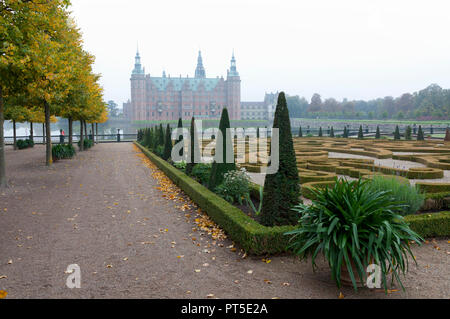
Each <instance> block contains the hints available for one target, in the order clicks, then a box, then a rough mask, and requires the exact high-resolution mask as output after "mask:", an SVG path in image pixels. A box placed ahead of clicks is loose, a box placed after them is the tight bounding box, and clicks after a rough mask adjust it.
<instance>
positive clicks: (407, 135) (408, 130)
mask: <svg viewBox="0 0 450 319" xmlns="http://www.w3.org/2000/svg"><path fill="white" fill-rule="evenodd" d="M411 139H412V129H411V126H409V125H408V126H407V127H406V130H405V140H408V141H410V140H411Z"/></svg>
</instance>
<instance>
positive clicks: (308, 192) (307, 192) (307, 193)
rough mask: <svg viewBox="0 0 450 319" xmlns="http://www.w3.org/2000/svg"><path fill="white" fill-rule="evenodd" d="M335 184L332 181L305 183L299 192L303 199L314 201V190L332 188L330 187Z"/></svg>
mask: <svg viewBox="0 0 450 319" xmlns="http://www.w3.org/2000/svg"><path fill="white" fill-rule="evenodd" d="M335 183H336V182H335V181H334V180H333V181H325V182H311V183H306V184H303V185H302V189H301V192H302V195H303V197H305V198H308V199H315V196H314V192H313V190H314V189H318V188H325V187H332V186H334V184H335Z"/></svg>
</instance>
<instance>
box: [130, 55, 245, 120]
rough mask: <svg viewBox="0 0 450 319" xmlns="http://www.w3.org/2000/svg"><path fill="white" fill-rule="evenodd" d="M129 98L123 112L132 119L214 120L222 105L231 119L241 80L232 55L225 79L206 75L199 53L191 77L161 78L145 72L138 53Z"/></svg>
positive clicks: (237, 104)
mask: <svg viewBox="0 0 450 319" xmlns="http://www.w3.org/2000/svg"><path fill="white" fill-rule="evenodd" d="M130 80H131V101H128V102H126V103H124V105H123V108H124V115H125V117H126V118H128V119H130V120H132V121H150V120H177V119H178V118H180V117H181V118H182V119H190V118H191V117H193V116H194V117H195V118H196V119H218V118H220V115H221V113H222V109H223V108H224V107H227V108H228V113H229V116H230V119H231V120H239V119H241V79H240V76H239V73H238V72H237V70H236V59H235V57H234V54H233V56H232V58H231V65H230V69H229V70H227V78H226V80H225V79H224V78H223V77H220V78H219V77H218V76H217V77H215V78H207V77H206V71H205V68H204V66H203V60H202V55H201V52H200V51H199V53H198V59H197V68H196V69H195V77H191V78H190V77H189V76H186V77H181V75H180V77H170V75H168V76H167V75H166V73H165V72H163V74H162V76H161V77H155V76H151V75H150V74H145V69H144V68H142V65H141V58H140V56H139V52H137V53H136V57H135V65H134V70H133V71H132V74H131V79H130Z"/></svg>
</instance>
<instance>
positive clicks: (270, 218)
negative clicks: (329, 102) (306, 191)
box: [260, 92, 300, 226]
mask: <svg viewBox="0 0 450 319" xmlns="http://www.w3.org/2000/svg"><path fill="white" fill-rule="evenodd" d="M273 128H274V129H278V130H279V147H278V149H279V168H278V171H277V172H276V173H274V174H266V177H265V180H264V196H263V197H264V198H263V204H262V211H261V215H260V218H261V223H262V224H263V225H265V226H274V225H292V224H296V222H297V220H298V218H297V216H296V214H295V212H294V211H293V210H292V207H293V206H294V205H296V204H297V203H298V201H299V198H300V179H299V176H298V168H297V160H296V157H295V150H294V144H293V141H292V133H291V125H290V119H289V110H288V108H287V104H286V97H285V94H284V92H281V93H280V94H279V95H278V103H277V107H276V110H275V117H274V121H273Z"/></svg>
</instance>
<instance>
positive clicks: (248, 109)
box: [241, 93, 278, 121]
mask: <svg viewBox="0 0 450 319" xmlns="http://www.w3.org/2000/svg"><path fill="white" fill-rule="evenodd" d="M277 100H278V93H266V94H265V96H264V101H262V102H241V119H242V120H267V121H271V120H273V117H274V114H275V109H276V106H277Z"/></svg>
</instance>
